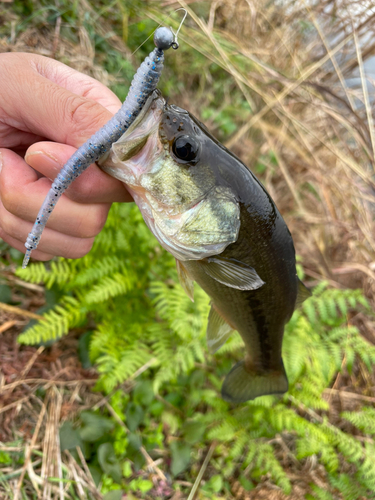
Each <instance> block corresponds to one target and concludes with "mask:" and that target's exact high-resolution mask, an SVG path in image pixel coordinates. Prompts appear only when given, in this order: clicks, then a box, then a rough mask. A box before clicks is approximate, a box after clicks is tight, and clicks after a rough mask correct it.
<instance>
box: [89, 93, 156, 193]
mask: <svg viewBox="0 0 375 500" xmlns="http://www.w3.org/2000/svg"><path fill="white" fill-rule="evenodd" d="M165 104H166V102H165V99H164V98H163V97H162V96H161V93H160V92H159V91H158V90H155V91H154V92H153V93H152V94H151V96H150V97H149V98H148V99H147V101H146V103H145V105H144V107H143V108H142V111H141V112H140V114H139V115H138V117H137V118H136V120H135V121H134V122H133V123H132V125H131V126H130V127H129V128H128V130H127V131H126V132H125V133H124V135H122V136H121V137H120V139H119V140H118V141H117V142H115V143H114V144H113V145H112V148H111V150H110V152H109V153H108V154H106V155H104V156H103V157H102V158H101V159H100V161H99V162H98V163H99V166H100V168H101V169H102V170H104V172H107V173H108V174H109V175H110V176H111V177H115V178H116V179H118V180H120V181H122V182H125V183H126V184H127V187H128V188H130V190H131V191H133V190H134V189H137V188H139V180H140V177H141V176H142V175H143V174H145V173H147V171H148V168H149V166H150V165H153V164H155V162H156V161H157V158H158V157H160V156H161V153H162V149H163V147H162V145H161V143H160V141H159V140H158V130H159V124H160V120H161V117H162V114H163V109H164V107H165Z"/></svg>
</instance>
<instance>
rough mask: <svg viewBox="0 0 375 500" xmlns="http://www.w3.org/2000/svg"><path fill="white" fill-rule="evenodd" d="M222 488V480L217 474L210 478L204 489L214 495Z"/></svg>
mask: <svg viewBox="0 0 375 500" xmlns="http://www.w3.org/2000/svg"><path fill="white" fill-rule="evenodd" d="M222 487H223V478H222V476H220V475H219V474H215V475H214V476H212V477H211V478H210V480H209V481H208V482H207V483H206V485H205V488H204V489H209V490H211V491H213V492H214V493H219V491H220V490H221V489H222Z"/></svg>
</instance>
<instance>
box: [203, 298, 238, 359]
mask: <svg viewBox="0 0 375 500" xmlns="http://www.w3.org/2000/svg"><path fill="white" fill-rule="evenodd" d="M232 332H233V328H232V327H231V326H229V325H228V323H227V322H226V321H225V320H224V318H222V317H221V316H220V314H219V313H218V312H217V311H216V309H215V308H214V306H211V310H210V314H209V315H208V325H207V347H208V350H209V351H210V353H211V354H214V353H215V352H216V351H217V350H218V349H220V347H221V346H222V345H224V344H225V342H226V341H227V340H228V338H229V337H230V335H231V333H232Z"/></svg>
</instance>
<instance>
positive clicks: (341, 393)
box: [323, 389, 375, 403]
mask: <svg viewBox="0 0 375 500" xmlns="http://www.w3.org/2000/svg"><path fill="white" fill-rule="evenodd" d="M323 392H324V394H329V395H330V396H331V395H337V396H342V397H344V398H349V399H360V400H361V401H367V402H368V403H375V398H372V397H370V396H363V395H362V394H356V393H355V392H348V391H340V390H339V389H324V391H323Z"/></svg>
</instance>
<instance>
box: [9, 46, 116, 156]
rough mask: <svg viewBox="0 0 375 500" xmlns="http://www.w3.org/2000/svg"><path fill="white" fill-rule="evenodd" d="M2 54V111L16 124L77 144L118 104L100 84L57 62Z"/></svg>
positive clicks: (107, 116)
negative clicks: (6, 58)
mask: <svg viewBox="0 0 375 500" xmlns="http://www.w3.org/2000/svg"><path fill="white" fill-rule="evenodd" d="M5 57H8V60H7V64H4V72H2V75H1V74H0V86H1V88H2V96H1V108H2V114H3V115H4V116H5V118H6V117H8V118H9V119H11V120H12V123H16V125H17V127H18V128H19V129H20V130H23V131H25V132H31V133H34V134H37V135H39V136H42V137H46V138H48V139H51V140H53V141H56V142H60V143H63V144H69V145H71V146H74V147H76V148H77V147H79V146H81V145H82V144H83V143H84V142H85V141H86V140H87V139H88V138H89V137H91V135H93V134H94V133H95V132H96V131H97V130H99V129H100V128H101V127H102V126H103V125H104V124H105V123H106V122H107V121H108V120H109V119H110V118H111V117H112V116H113V113H114V112H115V111H117V110H118V109H119V108H120V105H121V103H120V101H119V99H118V98H117V97H116V96H115V95H114V94H113V93H112V92H111V91H110V90H109V89H107V88H106V87H105V86H104V85H102V84H101V83H99V82H97V81H96V80H94V79H93V78H90V77H88V76H86V75H82V74H80V73H78V72H76V71H74V70H72V69H71V68H69V67H68V66H66V65H64V64H62V63H59V62H57V61H52V60H51V59H48V58H45V57H43V56H35V55H33V54H14V53H11V54H2V59H3V60H4V58H5ZM25 61H26V62H27V64H26V65H25ZM2 79H4V84H3V82H2ZM9 81H11V82H12V84H11V85H10V84H9Z"/></svg>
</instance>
